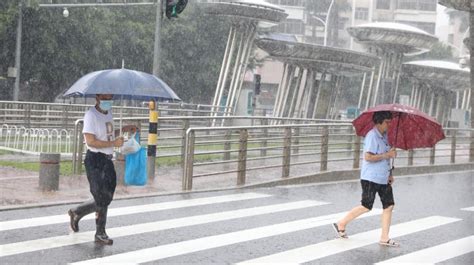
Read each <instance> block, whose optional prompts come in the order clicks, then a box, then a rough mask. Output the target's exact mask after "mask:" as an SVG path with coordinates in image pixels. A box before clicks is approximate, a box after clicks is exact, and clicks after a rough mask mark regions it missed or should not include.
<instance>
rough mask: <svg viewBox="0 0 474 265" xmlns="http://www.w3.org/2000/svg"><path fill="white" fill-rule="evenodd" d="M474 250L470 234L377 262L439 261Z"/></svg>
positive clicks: (416, 262) (473, 240)
mask: <svg viewBox="0 0 474 265" xmlns="http://www.w3.org/2000/svg"><path fill="white" fill-rule="evenodd" d="M473 251H474V236H468V237H465V238H461V239H458V240H454V241H451V242H447V243H444V244H441V245H438V246H434V247H430V248H426V249H422V250H419V251H416V252H412V253H410V254H407V255H403V256H400V257H396V258H393V259H389V260H386V261H383V262H379V263H376V264H400V263H405V264H406V263H411V264H422V263H430V264H434V263H438V262H442V261H446V260H449V259H452V258H455V257H457V256H461V255H464V254H467V253H470V252H473Z"/></svg>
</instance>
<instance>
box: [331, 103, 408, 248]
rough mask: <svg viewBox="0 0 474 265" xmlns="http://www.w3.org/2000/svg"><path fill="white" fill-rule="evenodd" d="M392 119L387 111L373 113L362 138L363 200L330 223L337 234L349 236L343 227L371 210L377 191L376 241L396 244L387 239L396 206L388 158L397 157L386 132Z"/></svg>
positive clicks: (388, 244)
mask: <svg viewBox="0 0 474 265" xmlns="http://www.w3.org/2000/svg"><path fill="white" fill-rule="evenodd" d="M391 121H392V113H391V112H390V111H377V112H374V113H373V115H372V122H373V124H374V126H373V128H372V129H371V130H370V131H369V132H368V133H367V134H366V136H365V139H364V151H363V162H362V168H361V176H360V178H361V186H362V199H361V205H359V206H357V207H355V208H353V209H352V210H351V211H350V212H349V213H348V214H347V215H346V216H345V217H344V218H343V219H341V220H339V221H338V222H336V223H333V228H334V230H335V231H336V233H337V235H338V237H340V238H348V236H347V234H346V232H345V230H346V226H347V224H349V223H350V222H351V221H352V220H354V219H355V218H357V217H358V216H360V215H362V214H364V213H366V212H369V211H370V210H372V207H373V204H374V201H375V195H376V194H377V193H378V195H379V197H380V200H381V202H382V206H383V213H382V234H381V236H380V241H379V244H381V245H384V246H391V247H394V246H399V244H398V243H397V242H395V241H394V240H393V239H390V238H389V235H388V234H389V230H390V224H391V220H392V211H393V207H394V205H395V201H394V198H393V191H392V183H393V181H394V178H393V176H392V170H391V166H390V159H393V158H395V157H396V156H397V152H396V150H395V148H392V147H390V145H389V141H388V136H387V131H388V129H389V126H390V123H391Z"/></svg>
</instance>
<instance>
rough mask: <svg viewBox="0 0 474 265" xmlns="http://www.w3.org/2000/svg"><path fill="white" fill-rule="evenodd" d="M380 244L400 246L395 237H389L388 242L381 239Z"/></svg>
mask: <svg viewBox="0 0 474 265" xmlns="http://www.w3.org/2000/svg"><path fill="white" fill-rule="evenodd" d="M379 244H380V245H381V246H386V247H399V246H400V244H399V243H398V242H397V241H395V240H393V239H389V240H388V241H387V242H382V241H379Z"/></svg>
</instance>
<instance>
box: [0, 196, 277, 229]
mask: <svg viewBox="0 0 474 265" xmlns="http://www.w3.org/2000/svg"><path fill="white" fill-rule="evenodd" d="M267 197H271V195H268V194H259V193H251V192H250V193H240V194H231V195H223V196H215V197H205V198H197V199H189V200H180V201H171V202H160V203H153V204H145V205H137V206H128V207H117V208H110V209H109V211H108V216H109V217H112V216H121V215H130V214H137V213H147V212H155V211H163V210H171V209H178V208H184V207H192V206H200V205H208V204H215V203H224V202H235V201H242V200H251V199H262V198H267ZM94 218H95V216H94V215H87V216H85V217H84V218H83V220H88V219H94ZM67 222H69V216H68V215H67V214H61V215H52V216H44V217H36V218H28V219H18V220H11V221H3V222H0V231H5V230H11V229H19V228H27V227H34V226H42V225H51V224H59V223H67Z"/></svg>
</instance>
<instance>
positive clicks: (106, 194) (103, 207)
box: [95, 159, 116, 245]
mask: <svg viewBox="0 0 474 265" xmlns="http://www.w3.org/2000/svg"><path fill="white" fill-rule="evenodd" d="M103 165H104V168H103V173H102V174H101V178H100V179H101V181H100V192H99V194H100V196H98V207H97V211H96V234H95V242H97V243H100V244H106V245H112V244H113V240H112V239H111V238H109V236H108V235H107V233H106V231H105V226H106V224H107V209H108V206H109V204H110V203H111V202H112V199H113V195H114V192H115V186H116V173H115V169H114V165H113V163H112V161H111V160H108V159H107V160H106V161H104V164H103Z"/></svg>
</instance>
